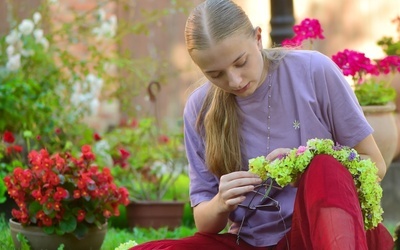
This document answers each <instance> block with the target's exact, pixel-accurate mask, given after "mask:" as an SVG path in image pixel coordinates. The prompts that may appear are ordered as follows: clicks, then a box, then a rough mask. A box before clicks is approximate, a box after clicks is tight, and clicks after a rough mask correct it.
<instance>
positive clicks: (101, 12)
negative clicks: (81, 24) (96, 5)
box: [97, 9, 106, 21]
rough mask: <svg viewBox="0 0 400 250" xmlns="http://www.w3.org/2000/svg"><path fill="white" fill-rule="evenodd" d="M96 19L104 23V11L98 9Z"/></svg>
mask: <svg viewBox="0 0 400 250" xmlns="http://www.w3.org/2000/svg"><path fill="white" fill-rule="evenodd" d="M97 17H98V18H99V20H100V21H104V19H105V18H106V12H105V11H104V9H99V10H98V11H97Z"/></svg>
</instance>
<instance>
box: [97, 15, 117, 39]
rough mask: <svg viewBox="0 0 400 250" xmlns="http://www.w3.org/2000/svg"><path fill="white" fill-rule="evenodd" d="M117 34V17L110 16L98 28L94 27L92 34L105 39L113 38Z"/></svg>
mask: <svg viewBox="0 0 400 250" xmlns="http://www.w3.org/2000/svg"><path fill="white" fill-rule="evenodd" d="M116 32H117V17H116V16H115V15H112V16H111V17H110V18H109V20H108V21H103V22H102V23H101V25H100V27H95V28H94V29H93V30H92V33H93V34H95V35H96V36H97V38H102V37H107V38H113V37H114V36H115V34H116Z"/></svg>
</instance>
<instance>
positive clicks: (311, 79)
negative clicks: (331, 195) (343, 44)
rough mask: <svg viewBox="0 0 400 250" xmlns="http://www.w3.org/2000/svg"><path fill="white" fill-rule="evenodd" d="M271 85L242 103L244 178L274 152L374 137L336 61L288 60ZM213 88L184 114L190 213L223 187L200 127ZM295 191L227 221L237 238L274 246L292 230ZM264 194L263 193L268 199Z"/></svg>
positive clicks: (311, 55)
mask: <svg viewBox="0 0 400 250" xmlns="http://www.w3.org/2000/svg"><path fill="white" fill-rule="evenodd" d="M271 68H272V69H271V70H270V72H268V76H267V78H266V80H265V82H264V83H263V84H262V85H261V86H260V87H259V88H258V89H257V90H256V91H255V92H254V93H253V94H252V95H250V96H248V97H236V100H237V103H238V107H239V109H240V114H239V116H240V120H241V124H240V127H241V137H242V138H243V143H242V145H241V150H242V154H243V160H244V162H243V166H242V169H243V170H247V169H248V160H249V159H251V158H254V157H257V156H262V155H264V156H265V155H267V154H268V153H270V152H271V151H272V150H274V149H276V148H295V147H298V146H300V145H305V144H306V142H307V140H309V139H312V138H328V139H333V140H335V141H336V142H338V143H340V144H341V145H347V146H350V147H353V146H355V145H356V144H358V143H359V142H360V141H361V140H363V139H364V138H365V137H367V136H368V135H369V134H371V133H372V132H373V130H372V128H371V126H370V125H369V124H368V122H367V121H366V119H365V117H364V115H363V112H362V109H361V107H360V106H359V104H358V101H357V99H356V97H355V95H354V92H353V91H352V89H351V87H350V86H349V84H348V83H347V81H346V80H345V78H344V77H343V74H342V72H341V71H340V69H339V68H338V67H337V66H336V64H334V63H333V62H332V60H331V59H329V58H328V57H326V56H325V55H323V54H321V53H319V52H316V51H302V50H293V51H289V52H287V54H286V55H285V57H284V58H283V59H282V60H281V61H280V62H279V64H278V65H277V66H276V67H271ZM209 87H210V83H209V82H208V83H206V84H204V85H202V86H201V87H199V88H197V89H196V90H195V91H194V92H193V93H192V94H191V95H190V97H189V98H188V101H187V103H186V106H185V110H184V125H185V146H186V151H187V157H188V160H189V176H190V200H191V205H192V206H196V205H197V204H199V203H201V202H203V201H208V200H211V199H212V198H213V197H214V196H215V195H216V194H217V193H218V187H219V179H218V178H217V177H216V176H214V175H213V174H211V173H210V172H209V171H208V170H207V166H206V165H205V162H204V141H203V139H202V137H201V136H200V135H199V134H198V133H197V130H196V127H195V124H196V119H197V115H198V113H199V111H200V108H201V106H202V104H203V100H204V98H205V96H206V94H207V91H208V89H209ZM296 190H297V189H296V188H293V187H291V186H287V187H285V188H283V189H277V188H272V189H271V192H270V193H269V197H271V198H272V199H274V200H276V201H277V202H278V204H279V208H280V209H278V208H276V207H275V206H271V207H264V208H258V209H256V210H249V209H247V208H243V207H238V209H236V210H235V211H233V212H232V213H231V214H230V216H229V218H230V220H231V221H232V222H233V224H232V226H231V229H230V230H231V231H232V232H236V231H237V230H238V228H239V227H240V224H241V222H242V219H243V216H244V215H246V219H245V220H244V223H243V226H242V228H241V230H240V238H241V239H243V240H245V241H246V242H248V243H249V244H251V245H254V246H270V245H275V244H276V243H277V242H278V241H279V240H280V239H281V238H282V237H283V236H284V234H285V233H286V232H287V231H288V230H289V229H290V226H291V218H292V213H293V205H294V199H295V195H296ZM263 192H264V190H260V193H263ZM253 196H255V199H254V200H252V201H251V204H253V205H258V204H270V203H271V202H272V200H271V199H269V198H266V199H264V200H263V201H261V199H262V198H263V195H254V193H253V192H251V193H249V194H248V195H247V198H246V200H245V201H244V202H243V203H242V204H246V205H247V204H249V202H250V200H251V199H252V198H253Z"/></svg>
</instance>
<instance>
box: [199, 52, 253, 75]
mask: <svg viewBox="0 0 400 250" xmlns="http://www.w3.org/2000/svg"><path fill="white" fill-rule="evenodd" d="M245 54H246V52H243V53H242V54H240V55H239V56H238V57H237V58H236V59H235V60H234V61H233V63H235V62H237V61H239V60H240V58H242V57H243V56H244V55H245ZM218 71H220V70H207V71H204V72H205V73H207V74H210V73H213V72H218Z"/></svg>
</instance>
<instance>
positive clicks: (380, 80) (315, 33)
mask: <svg viewBox="0 0 400 250" xmlns="http://www.w3.org/2000/svg"><path fill="white" fill-rule="evenodd" d="M293 30H294V33H295V36H294V37H293V38H291V39H286V40H284V41H283V45H284V46H296V47H301V46H303V43H304V41H307V40H310V44H311V45H312V43H313V41H314V40H317V39H324V38H325V37H324V36H323V35H322V32H323V29H322V28H321V25H320V23H319V21H318V20H317V19H310V18H306V19H304V20H303V21H302V22H301V23H300V24H299V25H295V26H294V28H293ZM332 60H333V61H334V62H335V63H336V64H337V65H338V67H339V68H340V69H341V70H342V73H343V74H344V76H346V77H347V76H348V77H351V79H350V80H349V84H350V85H351V86H352V87H353V90H354V92H355V95H356V97H357V99H358V101H359V103H360V105H361V107H362V109H363V111H364V114H365V116H366V118H367V120H368V122H369V123H370V124H371V126H372V127H373V128H374V130H375V131H374V134H373V135H374V138H375V140H376V142H377V145H378V147H379V149H380V151H381V152H382V154H383V157H384V159H385V162H386V165H387V166H389V165H390V163H391V162H392V160H393V159H394V157H395V155H396V152H397V150H398V146H397V138H398V137H399V135H398V131H397V127H396V122H395V116H394V113H393V111H394V110H395V109H396V105H395V104H394V100H395V98H396V90H395V88H394V87H393V86H392V79H393V77H394V76H395V75H398V73H399V72H400V56H398V55H389V56H386V57H385V58H383V59H376V60H371V59H370V58H368V57H367V56H366V55H365V54H364V53H362V52H359V51H356V50H350V49H345V50H343V51H340V52H338V53H337V54H335V55H333V56H332ZM386 75H391V76H392V77H391V78H389V79H387V77H386V78H385V76H386Z"/></svg>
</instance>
